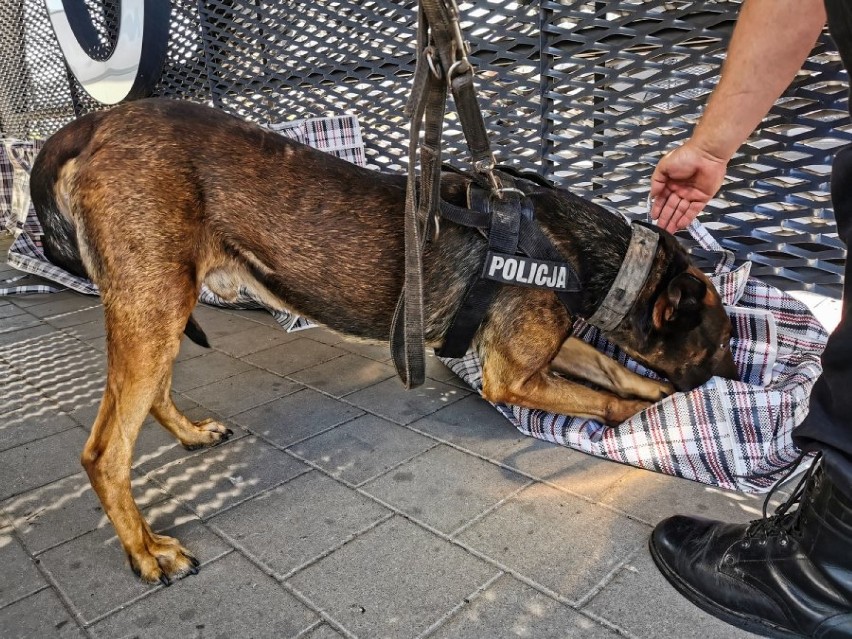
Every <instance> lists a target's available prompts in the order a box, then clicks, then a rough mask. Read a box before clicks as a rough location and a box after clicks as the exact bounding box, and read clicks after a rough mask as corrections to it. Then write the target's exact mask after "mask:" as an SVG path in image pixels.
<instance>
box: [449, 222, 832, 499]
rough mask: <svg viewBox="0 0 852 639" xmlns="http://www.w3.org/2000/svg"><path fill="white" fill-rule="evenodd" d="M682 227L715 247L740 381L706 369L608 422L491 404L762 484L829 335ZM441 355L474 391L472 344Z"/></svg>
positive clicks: (778, 465) (526, 425) (595, 443)
mask: <svg viewBox="0 0 852 639" xmlns="http://www.w3.org/2000/svg"><path fill="white" fill-rule="evenodd" d="M690 232H691V233H692V235H693V237H695V238H696V240H698V242H699V244H701V246H702V247H703V248H705V249H707V250H712V251H720V252H722V253H723V258H722V260H721V261H720V262H719V265H718V266H717V269H716V273H715V274H714V275H712V276H711V279H712V280H713V283H714V284H715V285H716V287H717V289H718V290H719V293H720V294H721V296H722V299H723V301H724V303H725V304H726V307H727V310H728V314H729V315H730V317H731V321H732V324H733V328H734V331H733V339H732V342H731V350H732V353H733V355H734V360H735V361H736V363H737V368H738V370H739V373H740V381H734V380H727V379H722V378H720V377H714V378H713V379H711V380H710V381H708V382H707V383H706V384H704V385H703V386H701V387H699V388H696V389H694V390H692V391H689V392H685V393H675V394H674V395H671V396H670V397H667V398H665V399H663V400H662V401H660V402H658V403H656V404H654V405H653V406H651V407H649V408H648V409H647V410H645V411H643V412H642V413H639V414H638V415H635V416H633V417H632V418H630V419H628V420H627V421H626V422H624V423H623V424H621V425H619V426H617V427H613V428H608V427H606V426H604V425H603V424H601V423H599V422H596V421H593V420H587V419H582V418H576V417H569V416H565V415H555V414H552V413H546V412H545V411H542V410H531V409H528V408H520V407H518V406H508V405H504V404H495V407H496V408H497V410H498V411H500V413H502V414H503V415H504V416H505V417H506V418H507V419H508V420H509V421H510V422H512V423H513V424H514V425H515V426H516V427H517V428H518V430H520V431H521V432H522V433H524V434H526V435H531V436H533V437H537V438H539V439H543V440H546V441H549V442H553V443H556V444H560V445H562V446H569V447H571V448H574V449H577V450H581V451H583V452H586V453H589V454H591V455H595V456H597V457H605V458H607V459H611V460H613V461H618V462H621V463H624V464H630V465H632V466H637V467H639V468H645V469H648V470H653V471H656V472H660V473H665V474H669V475H676V476H678V477H683V478H686V479H692V480H695V481H698V482H702V483H705V484H710V485H713V486H719V487H721V488H728V489H734V490H740V491H743V492H765V491H767V490H769V488H771V486H772V485H773V484H774V483H775V481H776V480H777V479H779V477H780V476H781V473H782V471H783V470H784V469H785V467H787V466H788V465H789V464H790V462H792V461H794V460H795V459H796V458H797V457H798V456H799V450H798V449H797V448H796V446H795V445H794V444H793V440H792V431H793V428H794V427H795V426H796V425H798V424H799V423H800V422H801V421H802V419H804V417H805V415H806V414H807V412H808V397H809V395H810V391H811V387H812V386H813V383H814V381H816V378H817V377H818V376H819V374H820V372H821V371H822V368H821V365H820V355H821V353H822V351H823V349H824V348H825V343H826V340H827V338H828V334H827V332H826V331H825V329H824V328H823V327H822V325H821V324H820V323H819V322H818V321H817V319H816V318H815V317H814V316H813V314H812V313H811V312H810V310H809V309H808V308H807V307H806V306H805V305H804V304H802V303H801V302H799V301H798V300H796V299H794V298H793V297H791V296H790V295H787V294H786V293H784V292H783V291H780V290H779V289H777V288H775V287H773V286H769V285H768V284H765V283H763V282H761V281H759V280H757V279H754V278H751V277H749V272H750V269H751V264H750V263H746V264H744V265H742V266H740V267H739V268H737V269H732V268H731V265H732V263H733V255H732V254H730V252H727V251H723V249H722V247H721V246H719V245H718V244H717V243H716V242H715V240H713V239H712V237H710V235H709V233H707V231H706V229H704V227H703V226H701V225H700V224H699V223H697V222H695V223H693V225H692V227H690ZM573 334H574V335H575V336H576V337H579V338H580V339H583V340H585V341H586V342H589V343H590V344H592V345H594V346H595V347H596V348H597V349H598V350H601V351H603V352H604V353H606V354H608V355H610V356H611V357H613V358H614V359H616V360H618V361H619V362H621V363H622V364H624V365H625V366H626V367H627V368H629V369H630V370H632V371H635V372H637V373H639V374H640V375H645V376H647V377H656V375H655V374H654V373H653V372H652V371H649V370H647V369H646V368H644V367H643V366H642V365H640V364H639V363H637V362H635V361H633V360H631V359H630V358H629V357H627V355H625V354H624V353H623V352H622V351H621V350H620V349H619V348H618V347H616V346H615V345H614V344H612V343H611V342H609V341H607V339H606V338H605V337H604V336H603V335H602V334H601V332H600V331H599V330H598V329H596V328H594V327H592V326H590V325H588V324H586V323H585V322H582V321H578V322H576V324H575V326H574V329H573ZM444 361H445V363H446V364H447V365H448V366H449V367H450V368H451V369H452V370H453V371H454V372H455V373H456V374H457V375H459V376H460V377H461V378H462V379H464V380H465V381H466V382H467V383H468V384H469V385H470V386H471V387H472V388H473V389H474V390H476V391H478V392H480V393H481V392H482V367H481V365H480V362H479V358H478V357H477V355H476V353H475V352H473V351H471V352H469V353H468V354H467V355H466V356H465V357H463V358H460V359H445V360H444Z"/></svg>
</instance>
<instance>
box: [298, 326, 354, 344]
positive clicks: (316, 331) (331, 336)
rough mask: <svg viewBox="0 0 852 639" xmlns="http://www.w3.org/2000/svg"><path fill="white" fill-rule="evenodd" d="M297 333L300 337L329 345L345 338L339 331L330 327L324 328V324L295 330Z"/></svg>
mask: <svg viewBox="0 0 852 639" xmlns="http://www.w3.org/2000/svg"><path fill="white" fill-rule="evenodd" d="M297 334H298V335H299V336H300V337H308V338H310V339H312V340H314V341H316V342H322V343H323V344H328V345H329V346H334V345H335V344H339V343H340V342H342V341H344V340H345V339H346V336H345V335H341V334H340V333H338V332H336V331H333V330H331V329H330V328H326V327H325V326H314V327H311V328H309V329H305V330H302V331H297Z"/></svg>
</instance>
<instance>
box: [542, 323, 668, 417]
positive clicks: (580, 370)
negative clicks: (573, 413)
mask: <svg viewBox="0 0 852 639" xmlns="http://www.w3.org/2000/svg"><path fill="white" fill-rule="evenodd" d="M550 368H551V369H553V370H555V371H556V372H558V373H562V374H563V375H569V376H571V377H577V378H579V379H585V380H586V381H589V382H592V383H593V384H597V385H598V386H600V387H601V388H603V389H605V390H608V391H612V392H613V393H615V394H617V395H618V396H619V397H637V398H639V399H647V400H648V401H649V402H658V401H660V400H661V399H662V398H663V397H667V396H668V395H671V394H672V393H673V392H674V390H675V389H674V386H672V385H671V384H669V383H668V382H665V381H659V380H655V379H650V378H648V377H642V375H637V374H636V373H634V372H633V371H630V370H628V369H626V368H625V367H624V366H622V365H621V364H619V363H618V362H617V361H615V360H614V359H612V358H610V357H607V356H606V355H604V354H603V353H601V352H600V351H599V350H597V349H595V348H594V347H593V346H591V345H589V344H587V343H586V342H584V341H583V340H581V339H577V338H576V337H569V338H568V339H566V340H565V343H563V344H562V347H561V348H560V349H559V352H558V353H557V354H556V357H554V358H553V361H552V362H551V363H550Z"/></svg>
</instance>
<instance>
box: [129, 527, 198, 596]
mask: <svg viewBox="0 0 852 639" xmlns="http://www.w3.org/2000/svg"><path fill="white" fill-rule="evenodd" d="M128 559H129V560H130V567H131V569H132V570H133V572H134V573H136V576H137V577H139V578H140V579H141V580H142V581H145V582H147V583H150V584H156V583H161V584H163V585H164V586H170V585H171V584H172V581H174V580H176V579H180V578H181V577H185V576H186V575H194V574H197V573H198V566H199V562H198V560H197V559H196V558H195V557H193V556H192V554H190V552H189V551H188V550H187V549H186V548H184V547H183V546H182V545H181V544H180V542H179V541H178V540H177V539H175V538H174V537H167V536H165V535H156V534H151V535H148V536H147V540H146V543H145V547H144V549H143V550H140V551H139V552H137V553H133V554H128Z"/></svg>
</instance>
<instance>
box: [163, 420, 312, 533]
mask: <svg viewBox="0 0 852 639" xmlns="http://www.w3.org/2000/svg"><path fill="white" fill-rule="evenodd" d="M307 470H308V466H305V465H304V464H302V463H301V462H299V461H297V460H296V459H293V458H292V457H291V456H290V455H288V454H287V453H285V452H283V451H280V450H278V449H277V448H274V447H272V446H270V445H269V444H267V443H265V442H263V441H261V440H259V439H258V438H257V437H243V438H242V439H238V440H237V441H232V442H227V443H225V444H221V445H219V446H216V447H215V448H209V449H207V450H204V451H203V452H201V453H200V454H197V455H193V456H190V457H186V458H183V459H180V460H178V461H175V462H173V463H171V464H168V465H166V466H163V467H162V468H159V469H157V470H155V471H153V472H152V473H150V474H149V476H150V477H151V478H152V479H154V480H155V481H157V482H159V483H160V484H161V485H162V486H163V487H164V488H165V489H166V491H167V492H168V493H169V494H171V495H174V496H175V497H177V498H178V499H180V500H181V502H183V503H184V504H186V505H187V506H188V507H189V508H191V509H192V510H193V511H194V512H195V513H197V514H198V515H199V516H201V517H209V516H211V515H213V514H214V513H217V512H219V511H221V510H223V509H225V508H228V507H229V506H232V505H234V504H236V503H238V502H241V501H244V500H246V499H248V498H250V497H252V496H254V495H256V494H258V493H260V492H263V491H264V490H267V489H269V488H273V487H274V486H277V485H278V484H282V483H284V482H285V481H287V480H290V479H293V478H294V477H296V476H297V475H300V474H302V473H303V472H305V471H307Z"/></svg>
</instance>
